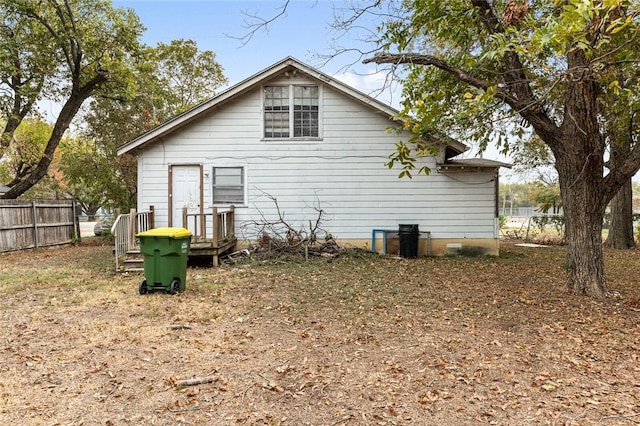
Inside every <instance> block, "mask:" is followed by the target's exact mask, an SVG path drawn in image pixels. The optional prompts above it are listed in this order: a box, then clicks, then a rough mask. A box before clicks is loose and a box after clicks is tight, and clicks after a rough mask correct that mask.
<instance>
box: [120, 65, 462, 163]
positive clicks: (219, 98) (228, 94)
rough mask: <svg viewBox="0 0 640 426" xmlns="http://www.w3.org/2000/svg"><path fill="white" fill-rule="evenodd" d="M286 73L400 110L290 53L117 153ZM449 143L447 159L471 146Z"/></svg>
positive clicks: (387, 110)
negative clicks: (301, 75) (302, 74)
mask: <svg viewBox="0 0 640 426" xmlns="http://www.w3.org/2000/svg"><path fill="white" fill-rule="evenodd" d="M286 72H300V73H304V74H305V75H306V76H308V77H310V78H312V79H315V80H317V81H318V82H320V83H322V84H324V85H327V86H329V87H331V88H333V89H335V90H337V91H339V92H341V93H343V94H345V95H347V96H349V97H350V98H352V99H355V100H356V101H358V102H360V103H362V104H364V105H366V106H368V107H369V108H371V109H373V110H374V111H377V112H379V113H381V114H384V115H386V116H387V117H389V119H390V120H391V119H392V117H394V116H395V115H397V114H398V112H399V111H398V110H396V109H394V108H392V107H391V106H389V105H387V104H385V103H383V102H380V101H378V100H377V99H375V98H373V97H371V96H369V95H366V94H364V93H362V92H360V91H359V90H357V89H354V88H353V87H351V86H348V85H346V84H344V83H342V82H340V81H338V80H336V79H335V78H333V77H331V76H329V75H327V74H324V73H322V72H320V71H318V70H317V69H315V68H312V67H310V66H308V65H305V64H303V63H302V62H300V61H298V60H297V59H295V58H293V57H291V56H289V57H286V58H284V59H283V60H281V61H280V62H277V63H275V64H274V65H271V66H270V67H268V68H266V69H264V70H262V71H260V72H258V73H256V74H254V75H252V76H251V77H249V78H247V79H245V80H243V81H241V82H240V83H238V84H235V85H233V86H231V87H229V88H228V89H226V90H224V91H222V92H221V93H219V94H217V95H216V96H214V97H213V98H211V99H209V100H206V101H204V102H202V103H200V104H198V105H196V106H194V107H193V108H191V109H189V110H187V111H185V112H184V113H182V114H180V115H178V116H176V117H174V118H172V119H170V120H168V121H166V122H164V123H163V124H161V125H159V126H156V127H154V128H153V129H151V130H149V131H148V132H146V133H143V134H142V135H140V136H138V137H136V138H134V139H132V140H130V141H128V142H125V143H124V144H122V145H120V146H119V147H118V149H117V154H118V155H122V154H125V153H127V152H130V151H134V150H136V149H139V148H142V147H143V146H145V145H147V144H150V143H153V142H154V141H156V140H158V138H160V137H163V136H166V135H168V134H170V133H172V132H174V131H176V130H178V129H180V128H181V127H183V126H185V125H186V124H188V123H190V122H191V121H193V120H195V119H196V118H199V117H200V116H201V115H202V114H204V113H207V112H210V111H213V110H215V109H217V108H219V107H220V106H221V105H223V104H225V103H226V102H228V101H230V100H231V99H235V98H236V97H238V96H241V95H242V94H244V93H246V92H248V91H250V90H252V89H254V88H255V87H256V86H259V85H260V84H262V83H263V82H265V81H267V80H269V79H271V78H273V77H276V76H278V75H280V74H284V73H286ZM445 142H446V144H447V158H449V157H453V156H454V155H458V154H461V153H463V152H465V151H466V150H467V149H468V147H467V146H466V145H465V144H463V143H461V142H458V141H456V140H455V139H452V138H448V137H447V138H446V141H445Z"/></svg>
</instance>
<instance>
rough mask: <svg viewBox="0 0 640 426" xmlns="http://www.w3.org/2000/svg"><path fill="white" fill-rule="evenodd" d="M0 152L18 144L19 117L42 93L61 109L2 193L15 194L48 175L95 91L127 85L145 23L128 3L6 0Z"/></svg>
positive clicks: (0, 39) (1, 7) (1, 6)
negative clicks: (32, 157)
mask: <svg viewBox="0 0 640 426" xmlns="http://www.w3.org/2000/svg"><path fill="white" fill-rule="evenodd" d="M0 17H1V18H2V31H0V44H1V46H2V47H3V49H2V53H1V54H2V55H3V58H2V59H3V60H2V61H0V64H1V65H0V78H1V79H2V80H1V81H0V89H1V91H2V98H1V105H2V110H1V111H0V113H1V114H3V115H4V117H3V118H4V120H5V126H4V128H3V129H2V133H1V137H0V150H1V151H0V155H3V154H4V153H5V152H6V151H7V150H8V149H10V145H11V144H12V143H13V140H14V134H15V131H16V129H17V128H18V126H19V125H20V122H22V120H24V118H25V117H27V116H28V115H29V114H31V113H34V112H35V111H34V108H35V103H36V101H38V100H40V99H45V98H46V99H49V100H53V101H57V102H60V103H61V104H62V108H61V111H60V113H59V114H58V116H57V117H56V119H55V123H54V126H53V130H52V132H51V135H50V137H49V139H48V140H47V143H46V145H45V147H44V149H43V151H42V153H41V156H40V159H39V160H38V163H37V165H36V166H35V168H33V170H32V171H31V172H30V173H28V174H27V175H25V176H23V177H21V179H20V180H19V181H17V182H14V185H13V186H12V187H11V190H10V191H8V192H7V193H6V194H5V195H4V198H16V197H18V196H20V195H21V194H23V193H25V192H26V191H27V190H29V188H31V187H33V186H34V185H36V184H37V183H38V182H39V181H40V180H41V179H42V178H43V177H44V176H46V174H47V170H48V168H49V165H50V164H51V162H52V160H53V157H54V153H55V151H56V149H57V147H58V145H59V143H60V141H61V139H62V137H63V135H64V133H65V132H66V130H67V129H68V127H69V125H70V124H71V121H72V120H73V118H74V117H75V116H76V114H77V113H78V111H79V110H80V108H81V106H82V104H83V103H84V101H85V100H86V99H88V98H89V97H91V96H93V95H95V94H97V93H101V94H108V95H110V96H113V95H114V94H117V93H120V92H122V91H124V90H126V88H127V86H128V82H127V80H128V78H129V75H130V73H129V70H128V66H127V63H126V60H127V58H129V57H130V56H131V55H133V54H134V53H135V52H136V51H137V49H138V48H139V42H138V40H139V37H140V35H141V33H142V30H143V27H142V25H141V24H140V22H139V20H138V18H137V16H136V15H135V14H134V13H133V12H132V11H130V10H124V9H116V8H113V7H112V5H111V3H110V1H108V0H43V1H40V2H34V1H31V0H6V1H4V2H2V3H0Z"/></svg>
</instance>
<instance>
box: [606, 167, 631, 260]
mask: <svg viewBox="0 0 640 426" xmlns="http://www.w3.org/2000/svg"><path fill="white" fill-rule="evenodd" d="M632 194H633V191H632V188H631V179H629V180H628V181H627V182H625V183H624V184H623V185H622V187H621V188H620V189H619V190H618V192H617V193H616V195H615V197H613V200H611V225H610V227H609V235H608V236H607V240H606V241H605V243H604V245H605V247H611V248H615V249H623V250H627V249H631V248H634V247H635V246H636V242H635V240H634V238H633V195H632Z"/></svg>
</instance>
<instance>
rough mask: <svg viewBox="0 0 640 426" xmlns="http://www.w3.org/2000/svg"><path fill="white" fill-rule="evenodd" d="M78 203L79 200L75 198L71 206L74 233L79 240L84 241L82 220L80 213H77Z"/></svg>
mask: <svg viewBox="0 0 640 426" xmlns="http://www.w3.org/2000/svg"><path fill="white" fill-rule="evenodd" d="M76 204H77V201H76V200H73V201H72V202H71V206H72V208H73V212H72V214H73V234H75V236H76V239H77V240H78V242H80V241H82V233H81V232H80V220H78V215H77V213H76ZM73 234H72V235H71V240H72V241H73V237H74V236H73Z"/></svg>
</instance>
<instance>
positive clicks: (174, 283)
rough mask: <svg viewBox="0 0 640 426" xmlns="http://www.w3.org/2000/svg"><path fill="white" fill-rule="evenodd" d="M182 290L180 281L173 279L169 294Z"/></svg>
mask: <svg viewBox="0 0 640 426" xmlns="http://www.w3.org/2000/svg"><path fill="white" fill-rule="evenodd" d="M178 291H180V281H178V280H173V281H171V288H170V289H169V294H176V293H178Z"/></svg>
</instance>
